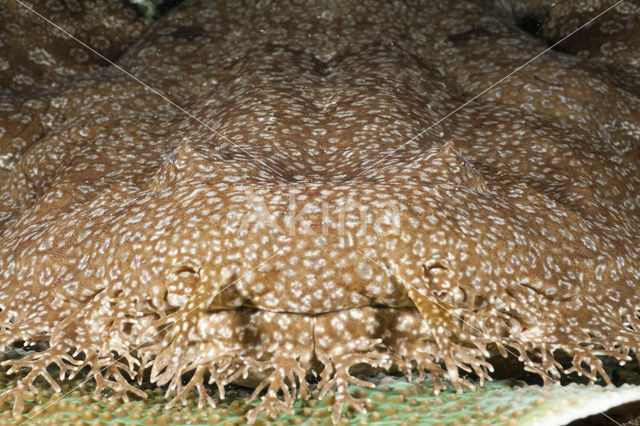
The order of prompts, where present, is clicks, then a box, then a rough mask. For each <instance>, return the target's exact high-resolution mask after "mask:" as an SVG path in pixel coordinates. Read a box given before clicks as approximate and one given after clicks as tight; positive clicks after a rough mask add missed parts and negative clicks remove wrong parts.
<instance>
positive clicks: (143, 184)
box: [0, 0, 640, 422]
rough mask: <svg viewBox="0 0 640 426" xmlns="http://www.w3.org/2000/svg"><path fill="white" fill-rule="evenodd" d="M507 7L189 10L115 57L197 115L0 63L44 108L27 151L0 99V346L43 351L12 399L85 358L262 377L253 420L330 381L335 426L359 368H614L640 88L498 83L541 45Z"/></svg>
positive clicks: (556, 61) (176, 383) (161, 378)
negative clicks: (502, 363) (610, 364)
mask: <svg viewBox="0 0 640 426" xmlns="http://www.w3.org/2000/svg"><path fill="white" fill-rule="evenodd" d="M510 3H513V2H510ZM538 3H539V2H538ZM522 4H523V5H524V6H522V7H526V4H528V2H522ZM536 4H537V3H536ZM38 8H39V9H38V10H40V11H41V12H42V13H45V14H46V12H47V8H46V7H45V6H44V5H42V6H38ZM514 10H518V11H520V10H521V9H518V8H516V9H514ZM503 12H504V11H502V12H499V11H498V10H494V9H491V8H489V6H488V5H487V2H482V1H479V0H478V1H474V0H469V1H465V2H458V1H453V0H451V1H439V2H426V1H425V2H420V1H418V2H406V3H402V2H379V1H370V2H369V1H365V2H361V1H339V2H326V3H322V4H321V5H320V4H316V2H312V1H309V2H295V1H283V2H277V5H269V4H266V3H265V4H263V2H257V3H255V2H249V1H247V2H242V1H224V2H209V1H204V0H203V1H197V0H193V1H184V2H182V3H181V4H180V5H178V6H177V7H176V8H175V9H173V10H172V11H170V12H169V13H168V14H167V15H165V16H163V17H162V18H160V19H159V20H158V21H156V22H155V23H153V24H149V25H150V26H149V29H148V31H146V32H145V33H144V35H143V36H141V37H140V39H139V40H138V41H137V42H136V43H135V44H133V45H132V46H131V47H130V48H128V50H126V53H124V54H123V55H122V56H121V57H119V59H118V61H117V63H118V65H119V66H121V67H122V68H123V69H127V70H135V74H136V75H138V76H140V78H142V79H143V80H144V81H145V83H146V84H148V85H149V86H150V87H154V88H158V89H159V90H162V91H164V92H166V93H168V92H171V94H170V98H171V100H172V101H173V102H175V105H179V106H180V108H182V110H181V109H178V108H175V107H174V106H175V105H170V104H166V105H165V104H159V102H160V101H159V99H160V98H159V97H158V95H157V93H153V92H152V91H148V90H146V89H145V88H144V87H143V86H141V85H140V84H139V83H137V82H135V81H132V80H129V79H127V78H125V77H123V76H122V75H121V74H120V73H119V72H118V71H117V70H116V69H115V68H114V67H110V68H105V69H101V70H97V71H93V68H91V67H89V68H88V69H87V70H85V71H86V73H85V74H78V75H74V74H73V73H71V71H69V72H67V73H65V72H62V71H60V72H58V73H57V74H55V75H54V74H52V75H53V76H48V77H47V78H46V79H44V78H43V80H42V82H41V84H42V85H43V86H41V87H39V86H38V87H39V89H43V87H44V88H46V90H40V91H36V89H37V88H38V87H37V86H35V85H34V86H33V87H31V88H32V89H33V91H31V92H30V91H29V90H27V89H28V88H29V87H30V86H29V85H28V84H27V83H26V82H27V74H24V73H21V71H20V69H21V68H20V67H19V66H17V65H14V64H11V66H9V67H8V68H3V67H2V62H0V71H1V73H0V79H2V81H3V82H6V83H7V87H8V89H7V91H6V93H4V92H3V93H2V94H0V95H1V96H4V98H2V99H3V102H6V104H7V105H8V106H7V107H6V108H7V109H9V110H11V111H12V112H13V116H14V117H18V118H19V117H23V118H24V117H32V118H33V120H34V121H33V122H32V124H30V125H29V126H27V127H25V129H23V130H22V132H23V133H22V135H23V136H21V137H20V138H21V139H20V142H16V141H17V139H16V138H18V136H16V134H14V133H15V132H14V133H6V132H5V131H4V130H3V129H4V128H5V127H6V126H8V124H7V123H8V122H5V121H1V120H5V119H4V118H2V117H0V141H2V143H3V145H2V150H3V151H2V152H1V153H0V154H2V156H1V157H0V158H2V159H3V160H2V161H4V162H3V163H2V164H0V166H2V167H3V169H2V170H3V171H2V176H0V177H1V180H0V182H1V183H2V186H3V187H2V192H1V193H2V194H3V195H2V196H1V197H0V232H1V234H0V309H1V311H0V346H2V347H17V346H20V345H24V346H27V347H30V348H31V349H34V351H33V352H32V353H30V354H29V355H28V356H26V357H24V358H22V359H17V360H10V361H6V362H5V363H6V365H9V366H10V367H11V371H12V372H13V371H17V370H18V369H21V368H23V367H24V368H28V369H30V372H29V373H28V375H26V377H24V378H23V379H22V380H21V381H20V382H19V383H18V385H17V386H16V387H15V388H13V389H10V390H8V391H6V392H5V393H3V394H2V395H0V400H6V399H10V398H13V399H14V401H15V402H14V405H13V411H14V413H15V414H19V413H20V412H21V411H22V410H23V399H24V394H25V392H27V391H29V390H33V387H34V381H35V380H36V379H37V378H38V377H43V378H44V379H45V380H46V381H47V382H48V383H49V384H50V385H51V386H52V387H53V388H54V389H59V384H60V382H61V381H64V380H67V379H69V378H71V377H74V376H75V375H77V374H78V373H79V372H80V371H81V370H83V369H85V368H87V367H88V368H89V369H90V374H89V375H90V376H91V377H92V378H93V380H95V382H96V384H97V386H96V390H95V394H96V395H100V392H101V391H102V390H103V389H105V388H110V389H112V390H113V391H115V392H116V393H117V394H118V395H119V396H121V397H122V398H125V399H126V398H128V397H131V396H137V397H145V395H146V394H145V393H144V392H143V391H142V390H141V389H140V388H139V385H140V384H141V383H142V381H143V375H144V376H145V377H149V379H150V381H151V382H152V383H154V384H157V385H158V386H164V385H167V388H168V390H167V392H168V394H169V395H173V396H174V399H173V400H172V402H171V403H170V405H172V404H175V403H181V402H186V400H187V395H188V394H189V392H191V391H193V390H195V391H196V392H197V393H198V396H199V401H198V402H199V405H201V406H202V405H205V404H211V405H213V404H214V399H213V397H212V396H211V395H209V394H208V393H207V390H206V388H205V384H215V385H216V386H217V388H218V391H219V393H220V396H221V397H224V391H225V386H226V385H228V384H229V383H232V382H239V383H245V384H251V385H253V386H255V391H254V392H253V394H252V395H251V397H250V399H260V401H261V403H260V404H259V405H257V406H256V407H255V408H254V409H252V410H251V411H250V412H249V413H248V420H249V421H255V419H256V418H257V416H258V415H259V414H260V413H262V412H266V413H267V414H268V415H271V416H275V415H277V414H278V413H280V412H283V411H284V412H288V411H291V407H292V404H293V403H294V401H295V400H296V399H297V398H303V399H304V398H308V397H309V396H310V385H309V380H310V378H311V376H316V377H317V378H318V380H319V383H318V385H317V386H318V388H319V389H320V395H321V397H323V396H324V395H326V394H327V393H328V392H333V393H335V404H334V410H333V415H332V418H333V420H334V422H337V421H338V420H339V418H340V414H341V412H342V408H343V406H344V405H345V404H351V405H353V406H354V407H356V408H357V409H358V410H360V411H365V405H364V403H363V401H361V400H359V399H357V398H356V397H354V396H353V395H351V394H349V392H347V388H348V386H349V385H350V384H359V385H365V386H368V385H371V384H369V383H368V382H366V381H364V380H362V379H361V378H359V377H357V375H356V371H357V370H358V369H360V368H361V367H362V366H363V365H365V366H369V367H372V368H375V369H386V370H390V369H398V370H400V371H403V372H406V373H407V374H408V375H410V376H412V377H414V378H415V379H416V380H422V379H424V378H425V377H426V375H427V374H430V375H431V376H432V377H433V378H434V380H435V381H436V384H437V388H439V389H443V388H444V383H445V381H449V382H450V383H452V384H453V385H454V386H455V388H456V389H457V390H458V391H459V392H463V391H464V390H465V389H467V388H472V387H474V383H473V382H472V381H471V380H470V379H469V378H468V376H465V374H464V373H465V372H472V373H474V374H475V376H477V377H478V379H479V380H478V381H479V384H480V385H482V384H483V382H484V381H485V380H490V379H491V372H492V368H493V367H492V366H491V364H489V363H488V361H487V359H488V358H489V357H490V356H491V355H492V353H491V352H492V351H495V352H499V353H501V354H503V355H506V354H507V353H508V352H511V353H513V354H515V355H517V356H518V357H520V359H521V360H522V362H523V363H524V364H525V367H526V368H527V369H528V370H529V371H532V372H535V373H537V374H539V375H540V376H541V377H542V378H543V379H544V381H545V383H551V382H554V381H557V379H559V378H560V377H561V376H562V375H563V374H568V373H572V372H577V373H580V374H582V375H584V376H586V377H588V378H589V379H590V380H591V381H595V380H597V379H598V378H600V377H602V378H604V379H605V381H607V382H608V381H609V378H608V377H607V375H606V374H605V372H604V370H603V367H602V361H601V358H602V357H613V358H615V359H617V360H619V361H626V360H629V359H631V356H632V355H634V354H637V353H638V349H639V348H638V346H639V343H640V333H639V327H640V319H639V318H638V316H637V312H638V308H639V307H640V292H638V291H637V286H638V285H639V283H640V268H639V267H638V258H639V257H640V237H639V236H640V218H639V211H640V171H639V170H638V165H639V161H638V159H639V158H640V156H639V154H638V146H639V145H640V131H638V129H640V119H639V118H638V117H639V115H638V114H637V112H638V111H639V110H640V100H639V98H638V93H640V87H638V86H637V80H636V83H633V82H630V80H629V79H627V78H626V77H625V76H626V75H631V74H633V73H634V72H635V71H629V72H628V73H626V74H625V73H622V72H621V76H617V75H616V74H615V73H608V72H605V71H603V69H604V68H603V67H604V66H605V65H603V64H605V63H606V66H607V67H609V69H610V70H619V69H624V68H625V67H627V66H631V65H630V64H631V62H629V61H630V59H629V58H627V57H626V56H625V55H623V54H621V53H620V52H617V53H616V54H615V55H613V56H611V58H609V59H610V60H609V61H606V60H605V59H606V58H604V59H603V58H602V57H600V56H598V55H596V54H595V53H593V52H595V50H593V49H592V50H589V49H586V50H584V51H583V50H580V52H583V53H584V52H592V54H593V57H589V59H588V60H583V59H580V58H577V57H574V56H571V55H569V54H565V53H559V52H555V51H552V52H549V53H547V54H545V55H544V56H541V57H540V58H539V59H538V60H537V61H535V62H532V63H530V64H529V65H528V66H527V67H526V68H525V69H523V70H522V71H521V72H520V74H518V75H517V76H514V77H513V78H510V79H507V80H505V81H504V82H502V83H501V85H500V86H498V87H496V88H495V90H493V91H488V92H486V93H485V92H483V90H484V89H485V88H487V87H489V86H490V85H491V84H492V83H493V82H495V81H497V80H498V79H499V78H500V77H501V76H503V75H505V74H506V73H507V72H509V71H512V70H513V69H515V68H516V67H517V66H519V65H521V64H522V63H524V62H525V61H526V60H527V59H529V58H530V56H531V54H530V52H538V51H540V49H541V47H544V43H543V42H542V41H541V40H538V39H535V38H533V37H532V36H531V35H529V34H526V33H525V32H523V31H522V30H520V29H519V28H517V27H516V26H515V25H514V23H513V22H512V21H509V20H508V18H506V17H505V16H506V15H505V13H503ZM636 12H637V11H635V9H632V10H631V11H630V12H625V13H627V14H631V16H636V15H633V14H634V13H636ZM7 13H9V12H7ZM11 13H13V14H14V15H15V13H16V12H11ZM25 13H26V14H27V15H28V14H29V13H30V12H28V11H25ZM60 13H62V15H56V16H58V17H59V18H60V19H64V16H65V15H64V13H63V12H60ZM76 13H77V12H76ZM514 13H515V12H514ZM14 15H11V16H12V19H14V20H15V22H17V24H16V25H17V26H18V27H20V28H23V27H27V26H28V25H31V24H29V22H30V21H29V18H27V17H25V16H27V15H24V14H22V15H21V14H18V15H15V16H14ZM0 16H2V14H1V13H0ZM70 16H71V15H70ZM73 16H76V15H73ZM127 16H128V15H127ZM479 17H480V18H479ZM0 19H4V18H0ZM74 19H79V18H74ZM86 19H90V18H86ZM123 19H124V18H123ZM553 19H555V20H560V21H561V20H562V15H560V16H555V15H554V18H553ZM603 19H606V18H603ZM628 19H630V20H632V19H631V18H628ZM634 22H637V21H634ZM0 23H1V22H0ZM39 24H41V23H39ZM140 25H142V24H140ZM549 25H551V24H549ZM558 25H559V24H558ZM85 27H87V28H88V27H90V26H85ZM2 28H5V26H3V25H0V42H1V41H2V40H3V39H5V38H7V37H9V36H8V35H4V33H3V32H2V31H5V30H3V29H2ZM96 28H97V29H95V31H102V30H100V27H96ZM554 28H556V27H554ZM256 29H260V31H256ZM136 31H137V33H136V34H138V33H139V32H140V29H139V28H138V29H137V30H136ZM38 34H39V33H38ZM103 36H104V35H103ZM42 37H45V36H44V35H43V36H42ZM104 37H106V36H104ZM96 40H99V39H96ZM594 40H596V39H594ZM598 40H599V39H598ZM46 41H47V40H44V41H43V43H44V42H46ZM48 41H50V40H48ZM66 42H68V43H71V45H72V44H73V43H74V42H73V40H67V41H66ZM66 42H65V43H66ZM43 45H46V46H48V44H46V43H44V44H43ZM71 45H69V46H71ZM123 48H124V47H123ZM25 49H26V50H27V52H25V55H27V56H28V54H29V52H30V54H31V56H29V57H32V58H36V59H33V60H35V61H39V62H38V63H39V64H40V65H39V66H41V67H42V66H45V65H46V64H45V62H47V61H45V59H46V58H49V56H47V54H50V56H51V58H53V59H50V61H51V64H50V67H51V68H50V71H51V70H55V69H58V70H64V69H66V68H64V66H63V65H64V64H65V63H67V62H68V61H70V60H71V59H70V58H69V57H66V56H65V55H67V54H70V53H68V52H71V50H65V49H60V50H59V51H55V52H52V53H51V52H49V53H48V52H42V51H37V52H36V50H34V48H32V47H30V46H26V47H25ZM30 49H31V50H30ZM69 49H70V47H69ZM114 49H115V47H114ZM34 52H35V53H34ZM527 52H529V53H527ZM598 52H601V50H599V51H598ZM636 53H637V54H640V52H636ZM636 53H634V52H630V53H629V54H630V55H631V54H636ZM602 55H605V56H606V54H604V53H603V54H602ZM43 58H45V59H43ZM65 61H66V62H65ZM55 63H58V64H59V67H58V68H55V66H54V65H53V64H55ZM43 64H45V65H43ZM27 65H28V64H27ZM34 66H35V65H34ZM38 69H40V68H38ZM51 72H53V71H51ZM74 72H76V73H78V72H79V71H77V70H76V71H74ZM33 73H36V71H33ZM36 74H37V73H36ZM29 75H30V74H29ZM34 75H35V74H34ZM20 76H22V77H20ZM16 81H17V83H16ZM45 83H46V85H45ZM634 84H636V85H635V86H634ZM472 95H477V96H478V98H477V99H475V100H474V101H473V102H469V103H468V104H467V105H465V107H464V108H463V109H461V110H460V111H458V112H456V114H455V115H451V116H450V117H448V118H447V120H446V121H442V122H440V121H438V118H439V117H444V116H446V115H447V114H448V113H449V112H451V111H453V110H455V109H456V108H457V107H458V106H460V105H461V104H463V103H464V102H465V101H466V100H468V99H469V98H470V97H471V96H472ZM25 98H26V99H28V100H29V102H30V104H31V105H36V106H38V105H39V106H38V108H39V109H38V110H37V111H36V112H34V111H27V110H25V108H27V107H25V106H24V104H25V101H24V99H25ZM43 105H47V107H46V108H45V107H44V106H43ZM34 108H35V107H34ZM186 110H188V112H189V114H192V115H193V117H196V119H193V117H189V116H186V115H185V114H184V111H186ZM10 115H11V114H7V116H10ZM7 120H8V119H7ZM38 120H40V121H38ZM25 122H27V120H26V119H25ZM38 123H39V124H38ZM434 123H438V124H437V125H436V126H434ZM12 132H13V130H12ZM5 140H6V141H7V142H6V143H5ZM5 151H6V152H5ZM5 160H6V161H5ZM36 349H37V350H36ZM558 350H561V351H564V352H565V353H566V354H567V355H569V357H570V358H571V360H572V361H571V365H562V364H560V362H558V360H557V359H556V357H555V356H556V355H555V354H557V352H556V351H558ZM52 364H55V365H57V366H58V367H59V368H60V376H59V377H52V376H51V374H50V372H48V370H47V367H48V366H50V365H52ZM147 374H148V376H147ZM187 379H188V380H187ZM371 386H373V385H371Z"/></svg>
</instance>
